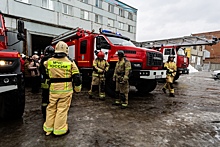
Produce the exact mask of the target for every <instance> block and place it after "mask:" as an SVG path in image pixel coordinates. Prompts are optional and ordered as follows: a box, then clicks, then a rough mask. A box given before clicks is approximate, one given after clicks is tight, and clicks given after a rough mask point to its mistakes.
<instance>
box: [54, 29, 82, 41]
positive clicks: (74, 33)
mask: <svg viewBox="0 0 220 147" xmlns="http://www.w3.org/2000/svg"><path fill="white" fill-rule="evenodd" d="M84 35H85V34H84V30H83V29H81V28H79V27H77V28H74V29H72V30H70V31H67V32H65V33H63V34H60V35H58V36H56V37H54V38H53V40H52V43H51V44H52V45H55V44H56V43H58V42H59V41H64V42H65V41H71V40H74V39H77V38H80V37H83V36H84Z"/></svg>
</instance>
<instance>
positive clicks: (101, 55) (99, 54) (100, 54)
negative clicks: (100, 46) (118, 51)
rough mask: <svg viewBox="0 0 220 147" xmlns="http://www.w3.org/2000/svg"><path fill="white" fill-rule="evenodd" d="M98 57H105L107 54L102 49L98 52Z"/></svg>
mask: <svg viewBox="0 0 220 147" xmlns="http://www.w3.org/2000/svg"><path fill="white" fill-rule="evenodd" d="M97 57H98V58H99V59H104V57H105V54H104V53H103V52H102V51H100V52H99V53H98V54H97Z"/></svg>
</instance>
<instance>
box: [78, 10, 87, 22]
mask: <svg viewBox="0 0 220 147" xmlns="http://www.w3.org/2000/svg"><path fill="white" fill-rule="evenodd" d="M80 17H81V18H82V19H86V20H89V12H88V11H85V10H81V14H80Z"/></svg>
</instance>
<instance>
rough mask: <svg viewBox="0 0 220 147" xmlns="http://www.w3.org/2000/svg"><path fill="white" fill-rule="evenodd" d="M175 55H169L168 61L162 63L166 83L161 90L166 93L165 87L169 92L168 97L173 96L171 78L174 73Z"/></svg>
mask: <svg viewBox="0 0 220 147" xmlns="http://www.w3.org/2000/svg"><path fill="white" fill-rule="evenodd" d="M174 58H175V56H173V55H170V56H169V57H168V61H167V62H166V63H165V64H164V68H165V69H166V70H167V77H166V84H165V85H164V87H163V89H162V90H163V92H164V93H166V89H168V90H169V92H170V97H174V88H173V80H174V77H175V75H176V69H177V67H176V63H175V62H174Z"/></svg>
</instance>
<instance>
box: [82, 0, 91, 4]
mask: <svg viewBox="0 0 220 147" xmlns="http://www.w3.org/2000/svg"><path fill="white" fill-rule="evenodd" d="M80 1H81V2H83V3H87V4H88V3H89V0H80Z"/></svg>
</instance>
